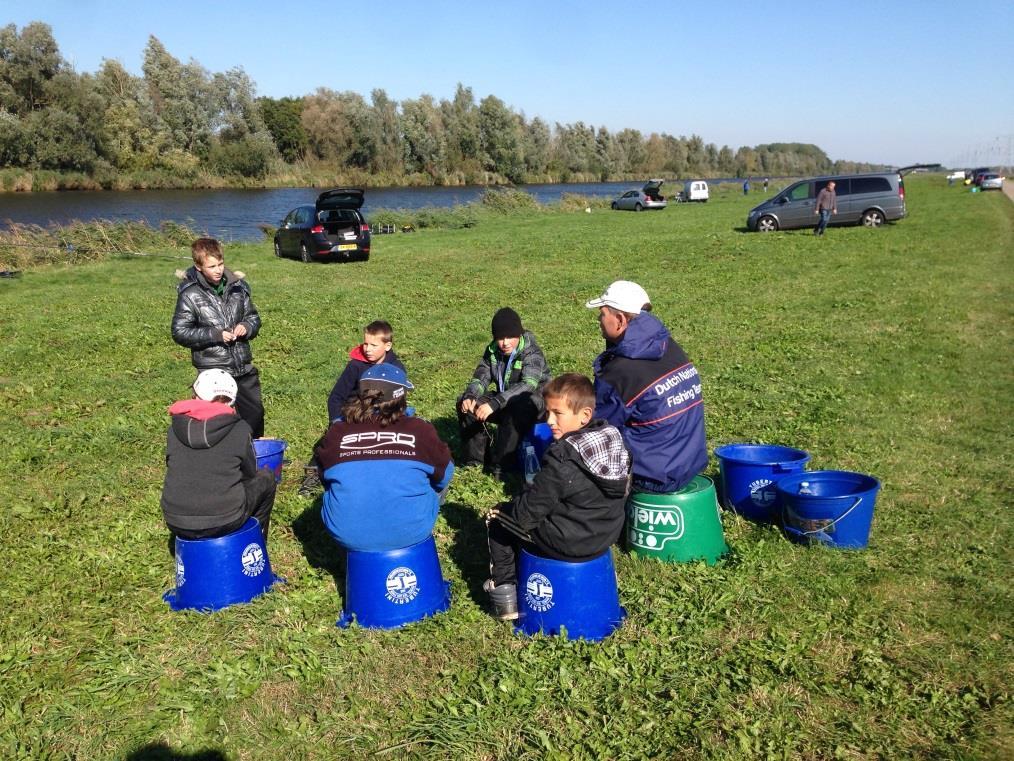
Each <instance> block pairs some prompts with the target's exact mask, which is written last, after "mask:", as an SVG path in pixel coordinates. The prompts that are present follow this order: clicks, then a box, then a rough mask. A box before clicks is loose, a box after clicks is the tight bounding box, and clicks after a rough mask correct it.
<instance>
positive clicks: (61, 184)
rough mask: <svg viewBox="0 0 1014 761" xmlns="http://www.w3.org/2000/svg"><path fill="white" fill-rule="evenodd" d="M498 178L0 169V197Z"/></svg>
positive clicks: (443, 183) (320, 171) (290, 169)
mask: <svg viewBox="0 0 1014 761" xmlns="http://www.w3.org/2000/svg"><path fill="white" fill-rule="evenodd" d="M645 179H647V178H645V177H642V176H640V175H633V174H630V175H615V176H608V177H604V178H603V177H601V176H599V175H596V174H592V173H582V172H569V173H566V174H561V175H555V174H541V175H530V176H528V177H525V178H524V181H523V182H522V183H519V184H540V183H546V184H551V183H564V184H566V183H576V182H626V181H630V182H636V181H641V182H643V181H644V180H645ZM513 184H514V183H512V182H511V181H510V180H508V179H507V178H506V177H504V176H503V175H499V174H496V173H495V172H476V173H469V174H465V173H463V172H454V173H450V174H446V175H441V176H438V177H433V176H430V175H428V174H408V175H393V174H391V175H389V174H369V173H367V172H357V171H355V170H352V171H348V170H346V171H341V172H338V171H335V170H333V169H329V168H326V167H311V166H295V165H287V166H286V167H284V168H283V169H281V170H279V171H276V172H273V173H271V174H269V175H267V176H266V177H263V178H255V177H241V176H238V175H230V176H222V175H215V174H209V173H205V172H200V173H196V174H194V175H192V176H179V175H173V174H170V173H168V172H160V171H144V172H130V173H125V174H118V173H105V174H101V173H100V174H84V173H82V172H56V171H50V170H30V169H16V168H6V169H0V192H7V193H32V192H44V191H54V190H112V191H122V190H268V189H276V188H304V187H305V188H331V187H342V186H351V187H365V188H371V187H399V188H423V187H466V186H471V185H486V186H498V185H504V186H510V185H513Z"/></svg>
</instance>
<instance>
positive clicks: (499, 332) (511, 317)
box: [492, 307, 525, 341]
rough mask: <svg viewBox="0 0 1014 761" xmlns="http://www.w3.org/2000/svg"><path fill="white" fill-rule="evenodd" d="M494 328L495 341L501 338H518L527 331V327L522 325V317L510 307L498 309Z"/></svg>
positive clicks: (494, 318) (494, 319) (494, 316)
mask: <svg viewBox="0 0 1014 761" xmlns="http://www.w3.org/2000/svg"><path fill="white" fill-rule="evenodd" d="M492 328H493V340H494V341H499V340H500V339H501V338H518V337H519V336H520V335H521V334H522V333H524V332H525V329H524V328H523V327H521V318H520V317H518V313H517V312H515V311H514V310H513V309H511V308H510V307H503V308H502V309H498V310H497V312H496V314H495V315H493V325H492Z"/></svg>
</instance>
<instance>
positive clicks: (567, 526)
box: [500, 420, 630, 561]
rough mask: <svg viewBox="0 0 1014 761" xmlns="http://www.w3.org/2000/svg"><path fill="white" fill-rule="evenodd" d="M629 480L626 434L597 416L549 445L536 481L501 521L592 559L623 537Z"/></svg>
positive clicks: (548, 545) (556, 549)
mask: <svg viewBox="0 0 1014 761" xmlns="http://www.w3.org/2000/svg"><path fill="white" fill-rule="evenodd" d="M629 483H630V453H629V452H628V451H627V448H626V445H625V444H624V443H623V436H622V434H621V433H620V432H619V431H618V430H617V429H616V428H615V427H614V426H612V425H609V424H608V423H607V422H606V421H604V420H592V421H591V422H590V423H589V424H588V425H586V426H585V427H584V428H582V429H581V430H579V431H574V432H572V433H568V434H567V435H565V436H564V437H563V438H561V439H560V440H559V441H556V442H554V443H553V444H552V445H551V446H550V447H549V449H548V450H547V451H546V454H545V455H544V456H543V458H542V469H541V470H540V471H539V472H538V473H537V474H536V475H535V480H534V481H533V482H532V484H531V485H530V486H528V487H527V488H526V489H525V491H524V492H523V493H522V494H521V495H520V496H519V497H516V498H515V499H514V501H513V503H511V505H510V506H509V507H507V508H504V509H502V510H501V517H500V523H501V524H502V525H503V526H504V527H505V528H506V529H508V530H509V531H511V532H512V533H515V534H517V535H518V536H520V537H521V538H522V539H530V541H531V542H532V543H533V544H534V545H535V546H536V548H537V549H538V550H539V551H540V552H541V553H543V554H546V555H548V556H550V557H555V558H558V559H561V560H577V561H581V560H590V559H592V558H595V557H598V556H599V555H601V554H602V553H603V552H605V551H606V550H607V549H609V547H610V545H612V544H613V543H615V542H616V541H617V540H618V539H619V538H620V533H621V532H622V531H623V520H624V517H625V514H624V506H625V503H626V499H627V494H628V492H629Z"/></svg>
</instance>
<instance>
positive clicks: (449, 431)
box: [430, 415, 464, 463]
mask: <svg viewBox="0 0 1014 761" xmlns="http://www.w3.org/2000/svg"><path fill="white" fill-rule="evenodd" d="M430 423H432V424H433V427H434V428H436V429H437V436H439V437H440V440H441V441H442V442H444V443H445V444H447V446H449V447H450V448H451V453H452V455H453V456H454V462H455V463H458V462H461V461H462V459H463V457H464V455H463V453H462V452H461V433H460V431H459V430H458V417H457V415H444V416H442V417H438V418H434V419H433V420H430Z"/></svg>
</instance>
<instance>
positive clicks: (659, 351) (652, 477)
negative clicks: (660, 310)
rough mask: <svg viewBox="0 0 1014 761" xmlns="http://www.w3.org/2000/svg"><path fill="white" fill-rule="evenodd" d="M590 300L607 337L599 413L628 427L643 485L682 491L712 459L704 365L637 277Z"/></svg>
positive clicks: (598, 380) (638, 485) (598, 367)
mask: <svg viewBox="0 0 1014 761" xmlns="http://www.w3.org/2000/svg"><path fill="white" fill-rule="evenodd" d="M586 306H587V307H588V308H589V309H598V310H599V327H600V329H601V330H602V337H603V338H605V339H606V349H605V351H603V352H602V353H601V354H600V355H599V356H598V357H597V358H596V359H595V365H594V367H595V417H597V418H604V419H605V420H607V421H609V422H610V423H612V424H613V425H614V426H616V427H617V428H619V429H620V431H622V432H623V438H624V440H625V441H626V442H627V446H628V447H629V448H630V452H631V454H632V455H633V458H634V467H633V486H634V488H635V489H636V490H638V491H647V492H654V493H659V494H668V493H671V492H675V491H679V490H680V489H682V488H683V487H684V486H685V485H686V484H688V483H690V481H691V480H693V477H694V476H696V475H697V474H698V473H700V472H701V471H702V470H704V468H705V467H706V466H707V464H708V450H707V442H706V440H705V436H704V406H703V398H702V396H701V380H700V377H699V376H698V374H697V368H696V367H694V364H693V363H692V362H691V361H690V360H689V359H688V358H687V355H686V353H685V352H684V351H683V349H682V348H681V347H680V345H679V344H678V343H676V341H674V340H673V338H672V336H671V335H669V331H668V330H667V329H666V327H665V326H664V325H663V324H662V323H661V322H660V321H659V319H658V318H657V317H655V316H654V315H653V314H651V313H650V312H651V300H650V299H649V298H648V294H647V292H645V290H644V289H643V288H642V287H641V286H639V285H638V284H637V283H634V282H631V281H629V280H617V281H616V282H614V283H612V284H611V285H610V286H609V287H608V288H607V289H606V291H605V293H603V294H602V295H601V296H599V297H598V298H597V299H592V300H591V301H589V302H588V303H587V304H586Z"/></svg>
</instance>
